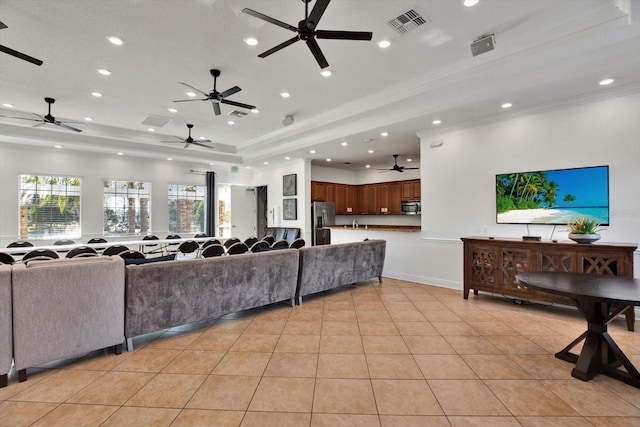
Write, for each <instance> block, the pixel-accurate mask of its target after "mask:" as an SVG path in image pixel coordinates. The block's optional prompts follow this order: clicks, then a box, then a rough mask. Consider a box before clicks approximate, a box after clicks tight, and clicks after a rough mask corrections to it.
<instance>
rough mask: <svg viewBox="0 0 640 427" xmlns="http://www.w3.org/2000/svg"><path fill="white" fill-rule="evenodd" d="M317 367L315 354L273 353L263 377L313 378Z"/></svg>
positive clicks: (316, 355)
mask: <svg viewBox="0 0 640 427" xmlns="http://www.w3.org/2000/svg"><path fill="white" fill-rule="evenodd" d="M317 366H318V354H317V353H274V354H273V355H272V356H271V359H270V360H269V364H268V365H267V369H265V371H264V376H265V377H299V378H315V376H316V370H317Z"/></svg>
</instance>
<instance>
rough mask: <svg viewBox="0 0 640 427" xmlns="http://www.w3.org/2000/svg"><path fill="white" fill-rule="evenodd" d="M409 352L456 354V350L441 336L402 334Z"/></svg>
mask: <svg viewBox="0 0 640 427" xmlns="http://www.w3.org/2000/svg"><path fill="white" fill-rule="evenodd" d="M402 338H403V339H404V342H405V343H406V344H407V347H408V348H409V351H410V352H411V354H456V351H455V350H454V349H453V347H451V345H449V343H448V342H447V341H446V340H445V339H444V338H443V337H441V336H437V335H432V336H431V335H427V336H416V335H408V336H403V337H402Z"/></svg>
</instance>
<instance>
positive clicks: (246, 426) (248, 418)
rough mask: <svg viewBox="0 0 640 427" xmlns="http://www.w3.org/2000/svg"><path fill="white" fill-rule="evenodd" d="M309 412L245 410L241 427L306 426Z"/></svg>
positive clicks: (309, 417) (309, 415)
mask: <svg viewBox="0 0 640 427" xmlns="http://www.w3.org/2000/svg"><path fill="white" fill-rule="evenodd" d="M310 419H311V413H308V414H301V413H283V412H251V411H247V413H246V415H245V416H244V419H243V420H242V427H298V426H308V425H309V421H310Z"/></svg>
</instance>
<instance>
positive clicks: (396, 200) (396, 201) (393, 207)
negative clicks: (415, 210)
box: [389, 182, 402, 215]
mask: <svg viewBox="0 0 640 427" xmlns="http://www.w3.org/2000/svg"><path fill="white" fill-rule="evenodd" d="M401 202H402V184H401V183H399V182H392V183H390V184H389V213H390V214H391V215H400V214H402V207H401Z"/></svg>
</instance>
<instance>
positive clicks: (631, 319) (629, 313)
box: [624, 306, 636, 332]
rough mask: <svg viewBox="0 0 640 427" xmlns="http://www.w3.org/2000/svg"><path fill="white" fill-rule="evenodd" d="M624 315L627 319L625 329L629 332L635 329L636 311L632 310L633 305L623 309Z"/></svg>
mask: <svg viewBox="0 0 640 427" xmlns="http://www.w3.org/2000/svg"><path fill="white" fill-rule="evenodd" d="M624 317H625V318H626V320H627V329H628V330H630V331H631V332H633V331H635V329H636V312H635V310H634V306H629V307H627V309H626V310H625V311H624Z"/></svg>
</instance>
